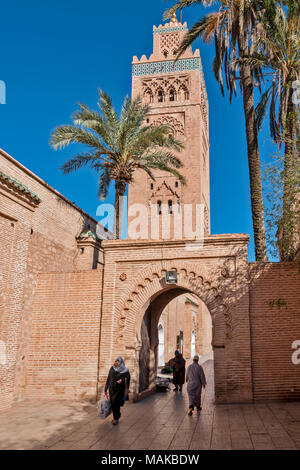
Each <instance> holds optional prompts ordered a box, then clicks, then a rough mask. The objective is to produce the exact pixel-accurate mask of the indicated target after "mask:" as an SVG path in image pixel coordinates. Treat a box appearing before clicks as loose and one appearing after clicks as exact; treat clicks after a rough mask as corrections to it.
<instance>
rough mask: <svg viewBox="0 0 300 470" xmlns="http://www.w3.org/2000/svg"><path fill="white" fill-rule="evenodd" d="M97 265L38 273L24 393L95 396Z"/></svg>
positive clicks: (99, 284) (52, 396)
mask: <svg viewBox="0 0 300 470" xmlns="http://www.w3.org/2000/svg"><path fill="white" fill-rule="evenodd" d="M101 287H102V271H100V270H91V271H82V272H77V273H75V272H73V273H50V274H39V275H38V284H37V289H36V294H35V299H34V306H33V320H32V331H31V341H30V346H29V350H28V357H27V367H26V389H25V397H27V398H33V397H36V398H43V399H44V398H49V399H57V398H68V399H93V398H94V399H95V397H96V386H97V374H98V354H99V334H100V321H101V314H100V311H101Z"/></svg>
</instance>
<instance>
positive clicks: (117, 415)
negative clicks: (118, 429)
mask: <svg viewBox="0 0 300 470" xmlns="http://www.w3.org/2000/svg"><path fill="white" fill-rule="evenodd" d="M111 410H112V413H113V417H114V419H120V416H121V413H120V405H119V404H116V403H112V405H111Z"/></svg>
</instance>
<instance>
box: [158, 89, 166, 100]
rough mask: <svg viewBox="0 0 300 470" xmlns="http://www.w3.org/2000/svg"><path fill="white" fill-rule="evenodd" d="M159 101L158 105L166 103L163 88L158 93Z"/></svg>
mask: <svg viewBox="0 0 300 470" xmlns="http://www.w3.org/2000/svg"><path fill="white" fill-rule="evenodd" d="M157 101H158V103H163V102H164V101H165V94H164V92H163V90H162V89H161V88H160V89H159V90H158V92H157Z"/></svg>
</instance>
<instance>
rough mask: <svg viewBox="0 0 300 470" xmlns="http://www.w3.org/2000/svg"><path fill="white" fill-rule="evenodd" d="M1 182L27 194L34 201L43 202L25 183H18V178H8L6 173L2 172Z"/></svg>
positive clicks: (0, 173)
mask: <svg viewBox="0 0 300 470" xmlns="http://www.w3.org/2000/svg"><path fill="white" fill-rule="evenodd" d="M0 180H2V181H4V182H6V183H8V184H10V185H11V186H13V187H15V188H16V189H18V190H19V191H20V192H22V193H24V194H27V195H28V196H30V197H31V198H32V199H35V201H36V202H41V199H40V198H39V197H38V196H37V195H36V194H35V193H34V192H32V191H30V189H28V188H27V186H25V185H24V184H23V183H20V181H18V180H17V179H16V178H13V177H11V176H7V175H6V174H5V173H3V172H2V171H0Z"/></svg>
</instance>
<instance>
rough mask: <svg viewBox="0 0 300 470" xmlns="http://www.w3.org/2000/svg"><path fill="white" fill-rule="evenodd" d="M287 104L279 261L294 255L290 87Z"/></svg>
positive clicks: (293, 122) (292, 107) (292, 130)
mask: <svg viewBox="0 0 300 470" xmlns="http://www.w3.org/2000/svg"><path fill="white" fill-rule="evenodd" d="M288 93H289V96H288V106H287V119H286V129H285V132H284V143H285V146H284V174H283V214H282V240H281V257H280V259H281V261H291V260H292V259H293V255H294V248H295V247H294V246H293V244H294V239H293V233H294V228H295V227H294V217H293V215H294V214H293V211H294V210H295V208H293V207H292V206H293V188H292V185H293V176H294V175H293V170H294V168H293V166H294V165H293V156H294V151H295V147H294V136H295V117H294V106H293V101H292V95H293V90H292V88H290V90H289V92H288Z"/></svg>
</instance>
